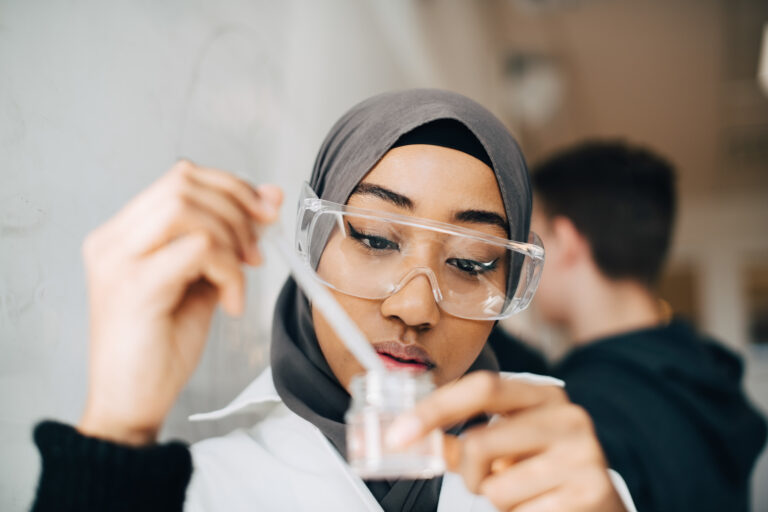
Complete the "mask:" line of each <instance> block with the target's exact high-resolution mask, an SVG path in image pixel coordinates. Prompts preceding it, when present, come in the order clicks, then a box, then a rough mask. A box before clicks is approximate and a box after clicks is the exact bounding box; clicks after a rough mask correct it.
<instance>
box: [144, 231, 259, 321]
mask: <svg viewBox="0 0 768 512" xmlns="http://www.w3.org/2000/svg"><path fill="white" fill-rule="evenodd" d="M143 266H144V270H145V271H144V272H143V274H144V279H146V280H147V281H148V282H151V283H154V286H155V293H156V296H157V298H158V299H159V300H160V302H161V303H162V304H164V305H165V307H167V308H171V309H175V308H176V307H178V306H179V304H180V303H181V301H182V300H183V298H184V296H185V294H186V292H187V289H188V288H189V286H190V285H191V284H193V283H195V282H197V281H199V280H200V279H201V278H202V279H205V280H207V281H208V282H209V283H210V284H212V285H213V286H214V287H215V288H216V289H217V291H218V296H219V300H220V301H221V303H222V306H223V308H224V310H225V311H227V313H229V314H232V315H239V314H240V313H241V312H242V310H243V307H244V302H245V299H244V295H245V293H244V292H245V276H244V275H243V272H242V269H241V266H240V262H239V261H238V259H237V258H236V256H235V255H234V254H233V253H232V251H231V250H226V249H224V248H222V247H220V246H218V245H216V242H215V240H214V238H213V237H212V236H211V235H210V234H209V233H206V232H196V233H192V234H189V235H185V236H183V237H180V238H178V239H176V240H174V241H173V242H172V243H171V244H169V245H167V246H165V247H164V248H163V249H161V250H159V251H157V252H156V253H153V254H152V256H151V257H150V258H148V259H147V260H145V261H144V262H143Z"/></svg>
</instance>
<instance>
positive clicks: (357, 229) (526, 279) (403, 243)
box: [297, 197, 544, 320]
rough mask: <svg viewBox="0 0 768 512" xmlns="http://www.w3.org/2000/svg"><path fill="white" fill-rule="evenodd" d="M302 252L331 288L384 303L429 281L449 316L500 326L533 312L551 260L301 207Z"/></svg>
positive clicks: (514, 246) (450, 234) (395, 219)
mask: <svg viewBox="0 0 768 512" xmlns="http://www.w3.org/2000/svg"><path fill="white" fill-rule="evenodd" d="M302 202H303V205H302V204H300V211H299V220H298V222H299V229H298V233H297V235H298V237H297V248H298V250H299V252H300V253H301V254H302V255H303V256H304V257H305V258H306V259H307V261H308V263H309V264H310V265H311V266H312V267H313V268H315V269H316V270H317V273H318V275H319V277H320V279H321V280H322V281H323V282H324V283H325V284H326V285H328V286H330V287H331V288H334V289H336V290H337V291H340V292H342V293H344V294H347V295H352V296H355V297H360V298H364V299H385V298H387V297H390V296H391V295H393V294H395V293H397V292H398V291H400V290H401V289H402V288H403V287H404V286H406V285H407V284H408V283H410V282H411V281H412V280H413V279H427V280H428V281H429V284H430V286H431V288H432V293H433V296H434V299H435V301H436V302H437V303H438V304H439V306H440V308H441V309H442V310H443V311H445V312H446V313H448V314H451V315H454V316H458V317H461V318H469V319H488V320H491V319H499V318H504V317H507V316H509V315H511V314H513V313H516V312H518V311H521V310H523V309H525V308H526V307H527V306H528V303H529V302H530V300H531V297H532V296H533V293H534V292H535V290H536V287H537V285H538V280H539V276H540V273H541V267H542V264H543V258H544V253H543V249H542V248H541V242H540V240H539V239H538V237H537V236H536V235H535V234H534V233H531V236H530V242H529V243H528V244H524V243H519V242H512V241H509V240H504V239H501V238H497V237H493V236H487V235H485V234H483V233H480V232H477V231H474V230H468V229H463V228H457V227H456V226H453V225H451V224H443V223H438V222H434V221H425V220H422V219H415V218H411V217H407V216H400V215H392V214H383V213H381V212H372V211H367V210H362V209H357V208H352V207H347V206H345V205H338V204H336V203H331V202H327V201H321V200H319V199H316V198H314V199H313V198H311V197H310V198H305V199H302Z"/></svg>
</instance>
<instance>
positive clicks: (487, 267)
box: [447, 258, 498, 276]
mask: <svg viewBox="0 0 768 512" xmlns="http://www.w3.org/2000/svg"><path fill="white" fill-rule="evenodd" d="M497 261H498V260H493V261H489V262H488V263H482V262H479V261H474V260H467V259H463V258H450V259H449V260H448V262H447V263H448V264H449V265H453V266H454V267H456V268H457V269H459V270H461V271H462V272H464V273H466V274H469V275H472V276H476V275H478V274H484V273H485V272H488V271H491V270H493V269H495V268H496V262H497Z"/></svg>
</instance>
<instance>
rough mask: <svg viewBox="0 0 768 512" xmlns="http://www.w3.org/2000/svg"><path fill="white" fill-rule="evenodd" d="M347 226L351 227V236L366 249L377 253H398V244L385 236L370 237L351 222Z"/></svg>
mask: <svg viewBox="0 0 768 512" xmlns="http://www.w3.org/2000/svg"><path fill="white" fill-rule="evenodd" d="M347 226H348V227H349V234H350V236H351V237H352V238H354V239H355V240H357V241H359V242H360V243H361V244H363V245H365V246H366V247H369V248H371V249H374V250H377V251H385V250H388V251H396V250H398V249H399V247H398V245H397V243H395V242H393V241H392V240H389V239H387V238H384V237H383V236H376V235H370V234H367V233H364V232H362V231H358V230H356V229H355V228H354V227H353V226H352V224H350V223H349V222H348V223H347Z"/></svg>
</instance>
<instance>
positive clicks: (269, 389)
mask: <svg viewBox="0 0 768 512" xmlns="http://www.w3.org/2000/svg"><path fill="white" fill-rule="evenodd" d="M281 401H282V400H281V399H280V395H278V394H277V390H276V389H275V384H274V382H273V381H272V367H271V366H270V367H267V369H266V370H264V371H263V372H261V375H259V376H258V377H256V379H254V380H253V382H251V383H250V384H248V387H246V388H245V389H244V390H243V391H241V392H240V394H239V395H237V397H236V398H235V399H234V400H232V401H231V402H230V403H229V404H228V405H226V406H224V407H222V408H221V409H217V410H215V411H210V412H202V413H197V414H193V415H191V416H190V417H189V421H207V420H219V419H221V418H226V417H227V416H232V415H234V414H238V413H243V412H250V411H253V410H258V409H259V408H261V407H262V406H264V405H269V404H275V403H278V402H281Z"/></svg>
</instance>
